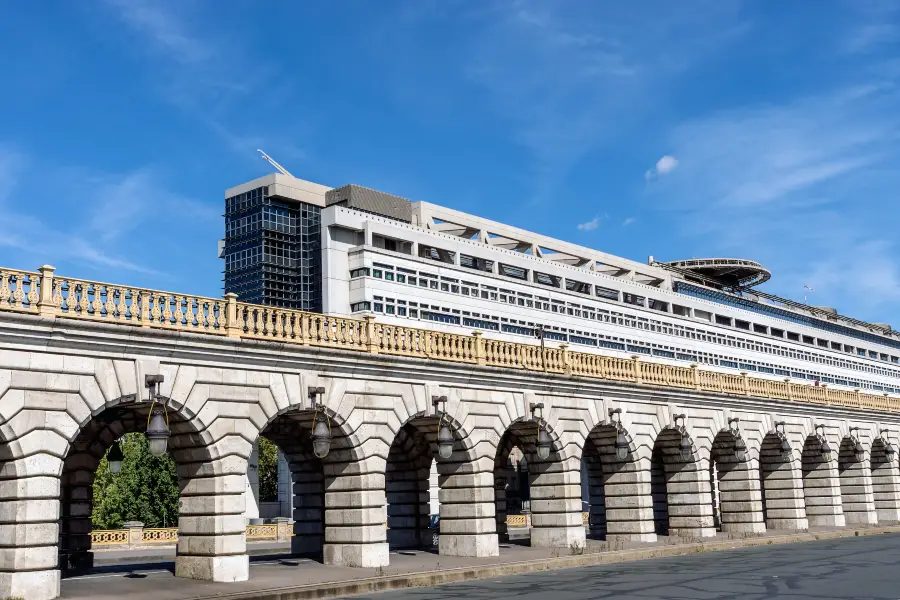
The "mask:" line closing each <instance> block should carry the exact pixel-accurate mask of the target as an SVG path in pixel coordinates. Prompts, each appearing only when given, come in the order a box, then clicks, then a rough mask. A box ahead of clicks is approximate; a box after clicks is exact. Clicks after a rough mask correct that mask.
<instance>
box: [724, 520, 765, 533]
mask: <svg viewBox="0 0 900 600" xmlns="http://www.w3.org/2000/svg"><path fill="white" fill-rule="evenodd" d="M722 531H725V532H729V533H765V531H766V524H765V523H763V522H762V521H748V522H739V523H729V522H723V523H722Z"/></svg>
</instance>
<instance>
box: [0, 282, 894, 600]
mask: <svg viewBox="0 0 900 600" xmlns="http://www.w3.org/2000/svg"><path fill="white" fill-rule="evenodd" d="M159 376H162V377H161V382H159V383H158V384H156V385H154V386H151V387H148V385H147V384H148V381H149V382H151V383H152V382H153V381H159V379H160V377H159ZM434 399H439V401H438V402H436V403H435V402H434V401H433V400H434ZM440 399H444V400H440ZM154 402H163V403H165V406H166V411H167V414H168V420H169V428H170V431H171V438H170V439H169V440H168V449H169V452H170V453H171V455H172V456H173V457H174V459H175V461H176V463H177V469H178V476H179V479H180V494H181V500H180V517H179V522H178V528H179V531H178V546H177V548H178V550H177V558H176V575H178V576H182V577H191V578H198V579H207V580H213V581H241V580H245V579H247V578H248V577H249V567H248V558H247V553H246V539H245V521H244V517H243V512H244V506H245V499H244V492H245V479H244V477H245V474H246V470H247V465H248V457H249V455H250V452H251V448H252V445H253V444H254V442H255V441H256V440H257V439H258V438H259V436H266V437H268V438H269V439H271V440H272V441H273V442H275V443H276V444H278V445H279V447H280V448H281V449H282V451H283V452H284V453H285V454H286V456H287V458H288V460H289V462H290V467H291V472H292V476H293V481H294V488H293V489H294V506H295V511H294V520H295V524H294V536H293V538H292V544H293V549H294V551H296V552H318V553H320V554H321V555H322V557H323V560H324V562H325V563H327V564H335V565H344V566H357V567H373V566H380V565H386V564H387V563H388V560H389V552H388V551H389V548H390V547H402V546H415V545H418V544H419V543H420V542H423V541H425V540H424V539H423V538H425V537H427V538H428V539H429V540H430V533H428V532H427V527H428V512H429V511H428V475H429V468H430V465H431V460H432V459H433V458H437V469H438V473H439V485H440V492H439V498H440V515H441V522H440V534H441V535H440V545H439V551H440V553H442V554H447V555H456V556H492V555H496V554H497V553H498V539H502V538H503V537H504V535H505V533H506V532H505V514H504V511H505V496H504V485H503V479H502V476H503V474H504V473H505V471H504V469H505V468H506V464H507V462H506V460H507V456H508V454H509V452H510V451H511V449H512V448H514V447H518V448H519V449H521V450H522V451H523V452H524V453H525V455H526V457H527V460H528V464H529V478H530V484H531V510H532V526H533V529H532V532H531V543H532V544H533V545H539V546H553V547H571V546H581V545H583V544H584V541H585V535H586V532H585V527H584V525H583V522H582V489H581V472H582V468H581V466H582V462H584V463H585V465H586V472H587V473H588V477H589V480H590V481H589V490H590V512H591V521H590V531H589V533H590V534H591V535H597V536H605V537H606V539H616V538H620V539H621V538H625V539H629V540H653V539H655V538H656V536H657V535H680V536H688V537H705V536H711V535H714V534H715V531H716V530H717V528H718V529H721V530H722V531H733V532H748V533H753V532H761V531H763V530H765V529H767V528H768V529H785V530H801V529H807V528H808V527H810V526H842V525H844V524H845V523H875V522H879V523H881V522H895V521H898V520H900V479H898V476H900V473H898V460H897V454H896V452H895V451H894V448H895V447H896V446H897V443H898V439H897V433H898V430H900V427H898V422H900V412H898V411H900V401H898V399H896V398H893V397H888V396H872V395H868V394H863V393H860V392H859V391H856V392H853V391H838V390H831V389H828V388H826V387H824V386H821V387H819V386H807V385H798V384H794V383H790V382H787V381H784V380H781V379H759V378H754V377H750V376H748V375H747V374H741V375H732V374H726V373H720V372H713V371H707V370H703V369H699V368H697V367H696V366H694V367H679V366H674V365H672V364H663V363H654V362H651V361H649V360H638V359H637V358H621V357H613V356H601V355H598V354H585V353H578V352H573V351H571V350H570V349H568V348H566V347H564V346H563V347H556V348H546V349H542V348H540V347H539V346H531V345H523V344H514V343H507V342H500V341H497V340H490V339H486V338H484V337H483V336H481V335H480V334H479V333H475V334H473V335H455V334H449V333H444V332H437V331H428V330H421V329H414V328H406V327H395V326H387V325H384V324H380V323H378V322H377V321H375V320H372V319H368V320H353V319H345V318H337V317H329V316H323V315H318V314H310V313H303V312H299V311H292V310H285V309H277V308H271V307H264V306H254V305H247V304H243V303H240V302H237V299H236V298H235V297H226V298H225V299H214V298H201V297H197V296H190V295H186V294H175V293H168V292H159V291H154V290H144V289H138V288H134V287H129V286H114V285H108V284H101V283H95V282H90V281H85V280H79V279H73V278H67V277H58V276H55V275H54V272H53V269H52V268H51V267H43V268H41V269H39V272H27V271H16V270H10V269H0V597H5V596H25V597H27V598H29V599H30V600H31V599H38V598H40V599H44V598H53V597H55V596H57V595H58V594H59V587H60V576H61V573H62V572H64V571H65V570H67V569H73V568H79V567H81V566H85V565H89V564H90V562H91V548H90V539H91V536H90V530H91V520H90V515H91V506H92V487H91V484H92V481H93V474H94V472H95V470H96V468H97V466H98V463H99V461H100V460H101V458H102V457H103V456H104V453H105V452H106V450H107V449H108V448H109V447H110V446H111V445H112V443H113V442H114V440H116V439H117V438H119V437H120V436H121V435H122V434H124V433H126V432H142V431H145V430H146V429H147V427H148V416H149V412H150V410H151V404H153V403H154ZM155 406H158V405H155ZM323 416H324V417H327V419H326V420H325V421H322V422H324V423H326V425H327V429H326V430H325V431H326V432H328V433H329V434H330V438H326V439H325V441H326V442H330V446H328V447H329V448H330V451H329V452H328V453H327V455H325V456H324V458H318V457H317V456H316V452H315V451H314V445H313V441H314V440H316V441H318V442H321V441H322V436H321V435H319V436H318V437H316V435H314V434H313V432H312V429H313V425H314V423H316V422H318V419H321V418H322V417H323ZM442 430H443V431H442ZM439 432H442V433H443V434H444V435H439ZM448 432H449V433H448ZM319 434H321V431H319ZM439 438H441V439H439ZM439 442H443V444H439ZM441 450H443V451H441ZM320 454H321V452H320ZM444 456H446V457H444Z"/></svg>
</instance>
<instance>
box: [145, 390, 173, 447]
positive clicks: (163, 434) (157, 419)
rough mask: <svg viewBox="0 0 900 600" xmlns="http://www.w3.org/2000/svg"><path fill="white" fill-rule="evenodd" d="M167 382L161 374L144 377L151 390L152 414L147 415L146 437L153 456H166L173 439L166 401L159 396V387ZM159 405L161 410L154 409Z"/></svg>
mask: <svg viewBox="0 0 900 600" xmlns="http://www.w3.org/2000/svg"><path fill="white" fill-rule="evenodd" d="M165 380H166V379H165V377H164V376H163V375H161V374H156V375H146V376H145V377H144V385H146V386H147V387H148V388H149V389H150V414H149V415H147V430H146V431H145V432H144V435H145V436H147V442H148V445H149V447H150V454H151V455H153V456H162V455H163V454H165V453H166V450H168V447H169V438H170V437H172V431H171V429H169V411H168V408H166V401H165V400H164V399H162V398H161V397H160V395H159V386H160V384H161V383H162V382H163V381H165ZM157 404H159V408H154V407H155V406H156V405H157Z"/></svg>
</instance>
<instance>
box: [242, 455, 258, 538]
mask: <svg viewBox="0 0 900 600" xmlns="http://www.w3.org/2000/svg"><path fill="white" fill-rule="evenodd" d="M244 477H245V478H246V490H245V494H244V497H245V498H246V506H247V508H246V509H245V510H244V517H245V519H246V522H247V523H249V522H250V520H251V519H258V518H259V440H257V441H256V442H255V443H254V444H253V450H251V451H250V458H249V459H248V460H247V474H246V475H245V476H244Z"/></svg>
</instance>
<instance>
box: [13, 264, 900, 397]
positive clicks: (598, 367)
mask: <svg viewBox="0 0 900 600" xmlns="http://www.w3.org/2000/svg"><path fill="white" fill-rule="evenodd" d="M0 311H11V312H21V313H29V314H37V315H41V316H45V317H54V318H62V319H82V320H90V321H102V322H109V323H114V324H117V325H123V326H135V327H145V328H159V329H174V330H182V331H191V332H194V333H200V334H204V335H218V336H228V337H234V338H245V339H260V340H269V341H273V342H279V343H287V344H300V345H308V346H325V347H330V348H339V349H344V350H350V351H356V352H367V353H373V354H378V353H381V354H389V355H396V356H407V357H413V358H423V359H429V360H440V361H451V362H462V363H470V364H477V365H485V366H493V367H505V368H513V369H522V370H527V371H537V372H548V373H562V374H568V375H573V376H577V377H589V378H597V379H608V380H614V381H623V382H629V383H636V384H641V385H650V386H662V387H672V388H683V389H696V390H700V391H707V392H719V393H724V394H730V395H739V396H751V397H759V398H771V399H777V400H789V401H796V402H807V403H812V404H824V405H834V406H844V407H856V408H865V409H871V410H878V411H887V412H900V398H895V397H892V396H890V395H888V394H883V395H875V394H867V393H863V392H861V391H860V390H855V391H850V390H835V389H829V388H828V387H827V386H826V385H821V386H815V385H808V384H798V383H794V382H791V381H789V380H787V379H785V380H777V379H770V378H763V377H751V376H749V374H748V373H742V374H740V375H735V374H730V373H720V372H717V371H710V370H705V369H700V368H698V367H697V366H696V365H693V366H691V367H681V366H677V365H671V364H666V363H662V362H654V361H652V360H643V359H640V358H639V357H637V356H634V357H632V358H631V359H630V360H629V359H625V358H620V357H616V356H605V355H602V354H596V353H588V352H577V351H572V350H570V349H569V348H568V347H567V346H566V345H565V344H562V345H561V346H560V347H558V348H542V347H540V346H537V345H535V344H523V343H517V342H507V341H502V340H493V339H486V338H485V337H484V336H483V335H482V332H480V331H476V332H474V333H472V334H470V335H463V334H455V333H447V332H443V331H434V330H429V329H421V328H416V327H405V326H399V325H389V324H385V323H378V322H376V321H375V319H374V317H371V316H369V317H366V318H364V319H353V318H348V317H339V316H330V315H322V314H318V313H310V312H305V311H300V310H293V309H286V308H277V307H271V306H263V305H257V304H249V303H245V302H239V301H238V300H237V296H236V295H234V294H226V297H225V298H224V299H217V298H207V297H204V296H195V295H190V294H183V293H176V292H164V291H159V290H150V289H144V288H137V287H133V286H126V285H116V284H109V283H101V282H96V281H89V280H85V279H76V278H72V277H61V276H56V275H54V269H53V267H49V266H45V267H41V268H40V269H39V272H31V271H23V270H15V269H7V268H2V269H0Z"/></svg>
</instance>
